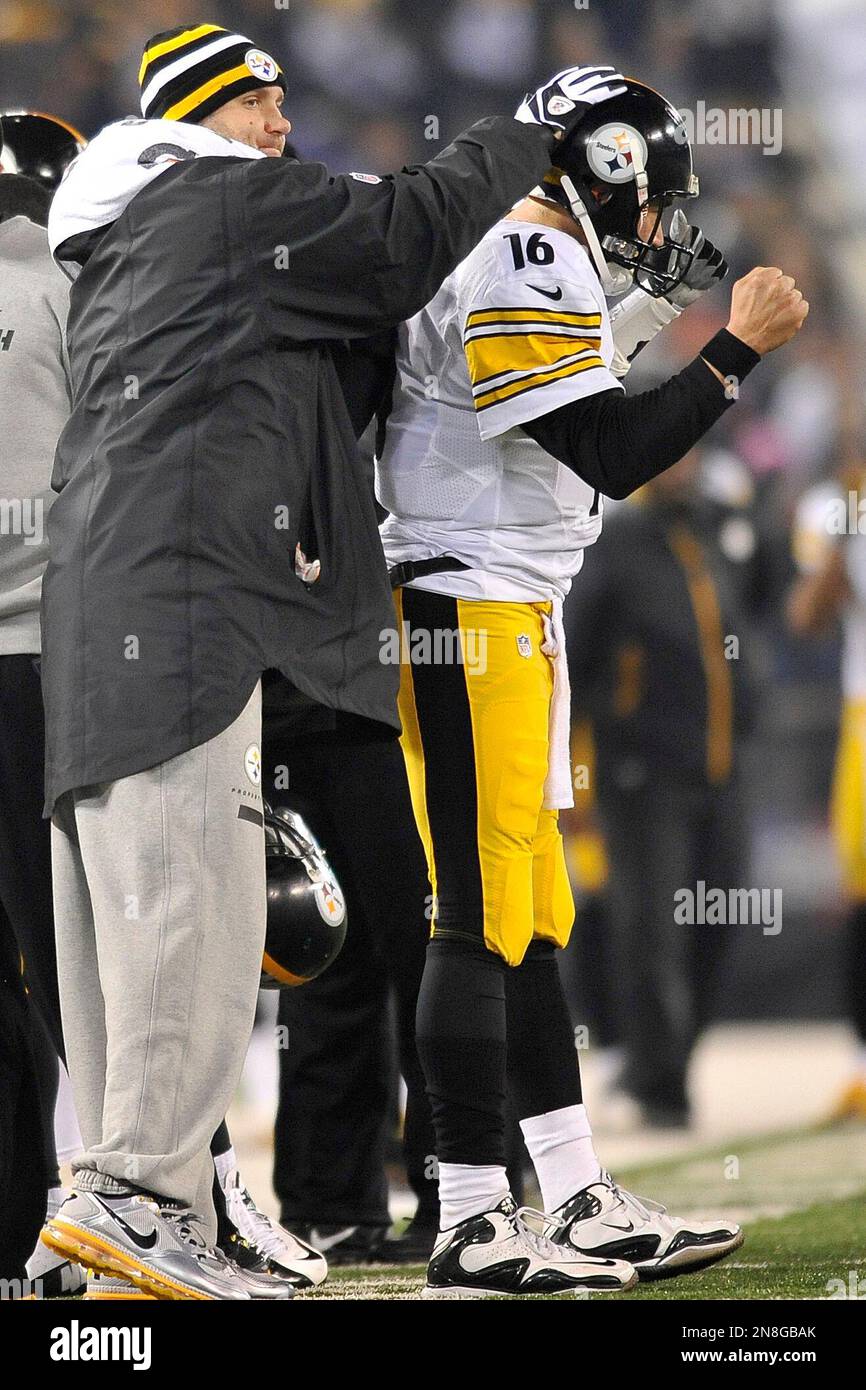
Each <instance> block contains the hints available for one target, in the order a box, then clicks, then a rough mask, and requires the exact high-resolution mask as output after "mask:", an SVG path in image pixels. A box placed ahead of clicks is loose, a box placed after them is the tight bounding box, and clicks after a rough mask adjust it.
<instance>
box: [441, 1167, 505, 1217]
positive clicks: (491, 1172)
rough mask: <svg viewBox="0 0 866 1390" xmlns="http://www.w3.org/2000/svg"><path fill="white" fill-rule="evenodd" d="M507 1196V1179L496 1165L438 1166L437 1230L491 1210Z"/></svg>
mask: <svg viewBox="0 0 866 1390" xmlns="http://www.w3.org/2000/svg"><path fill="white" fill-rule="evenodd" d="M507 1196H508V1178H507V1177H506V1175H505V1169H504V1168H500V1167H499V1165H498V1164H496V1163H491V1164H486V1165H485V1164H478V1163H440V1164H439V1207H440V1215H439V1229H440V1231H450V1230H451V1227H452V1226H456V1225H457V1224H458V1222H460V1221H468V1220H469V1218H470V1216H478V1215H479V1214H480V1213H481V1212H482V1211H491V1210H492V1208H493V1207H495V1206H498V1205H499V1203H500V1202H501V1201H502V1199H503V1197H507Z"/></svg>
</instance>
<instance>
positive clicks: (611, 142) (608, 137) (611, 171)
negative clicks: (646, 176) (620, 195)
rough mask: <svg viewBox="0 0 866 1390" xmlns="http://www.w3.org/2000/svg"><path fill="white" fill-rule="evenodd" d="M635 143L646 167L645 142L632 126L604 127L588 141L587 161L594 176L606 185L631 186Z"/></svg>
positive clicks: (609, 125)
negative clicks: (625, 184)
mask: <svg viewBox="0 0 866 1390" xmlns="http://www.w3.org/2000/svg"><path fill="white" fill-rule="evenodd" d="M632 144H634V148H635V149H637V150H638V151H639V153H640V158H641V160H642V162H643V163H644V165H645V164H646V159H647V147H646V141H645V140H644V138H643V136H642V135H641V133H640V131H639V130H635V128H634V126H633V125H611V124H608V125H603V126H599V128H598V130H596V131H594V132H593V134H592V135H590V137H589V139H588V140H587V142H586V158H587V161H588V163H589V167H590V169H591V170H592V172H593V173H594V174H597V175H598V177H599V178H600V179H604V181H605V183H629V182H631V180H632V179H633V178H634V174H635V170H634V162H633V160H632Z"/></svg>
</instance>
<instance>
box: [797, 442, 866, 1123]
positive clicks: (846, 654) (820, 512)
mask: <svg viewBox="0 0 866 1390" xmlns="http://www.w3.org/2000/svg"><path fill="white" fill-rule="evenodd" d="M864 480H866V469H864V466H863V462H862V460H861V459H859V458H856V457H854V458H852V461H851V464H850V466H849V467H847V468H844V469H842V470H840V476H838V477H837V478H834V479H831V480H828V481H827V482H825V483H820V484H818V485H817V486H815V487H813V488H810V489H809V490H808V492H806V493H805V495H804V496H803V497H802V498H801V499H800V502H799V505H798V507H797V513H796V517H795V521H794V530H793V538H792V539H793V552H794V559H795V561H796V563H797V565H798V568H799V570H800V576H799V578H798V580H797V582H796V583H795V585H794V587H793V589H792V591H791V594H790V597H789V602H788V621H789V624H790V626H791V628H792V630H793V631H794V632H795V633H796V634H797V635H798V636H800V637H811V638H815V637H820V636H823V635H825V634H826V633H827V632H830V631H832V630H833V628H834V626H835V625H836V624H837V623H840V624H841V628H842V662H841V671H840V677H841V685H842V716H841V725H840V730H839V743H838V748H837V752H836V767H835V772H834V777H833V795H832V802H831V818H832V825H833V835H834V838H835V841H836V850H837V855H838V860H839V865H840V868H841V871H842V882H843V887H844V890H845V895H846V898H847V900H848V913H847V921H846V933H845V935H846V942H845V952H844V966H843V970H844V979H845V985H846V992H847V996H848V1001H847V1002H848V1013H849V1017H850V1020H851V1023H852V1024H853V1026H854V1031H855V1033H856V1038H857V1050H856V1053H855V1056H854V1059H853V1066H852V1072H851V1076H850V1079H849V1080H848V1081H847V1083H846V1084H845V1086H844V1087H843V1089H842V1091H841V1093H840V1094H839V1096H838V1097H837V1099H836V1102H835V1104H834V1105H833V1107H832V1109H831V1112H830V1115H829V1116H828V1119H829V1121H830V1122H833V1121H844V1120H851V1119H854V1120H857V1119H859V1120H866V775H864V769H866V537H864V535H863V533H862V532H861V530H860V528H859V513H858V519H857V522H856V524H855V525H853V526H852V524H851V519H850V518H849V516H848V512H849V511H850V499H851V497H852V495H853V496H854V497H856V498H858V499H859V497H860V496H861V495H862V492H863V486H864ZM843 517H844V521H843V520H842V518H843Z"/></svg>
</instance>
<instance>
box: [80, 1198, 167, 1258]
mask: <svg viewBox="0 0 866 1390" xmlns="http://www.w3.org/2000/svg"><path fill="white" fill-rule="evenodd" d="M89 1195H90V1196H91V1197H92V1198H93V1200H94V1201H95V1202H98V1203H99V1205H100V1206H101V1207H102V1209H103V1211H107V1212H108V1214H109V1216H111V1217H113V1219H114V1220H115V1221H116V1222H117V1224H118V1226H119V1227H120V1229H121V1230H122V1231H125V1232H126V1234H127V1235H128V1236H129V1239H130V1240H131V1241H132V1242H133V1244H135V1245H137V1246H138V1247H139V1249H140V1250H152V1249H153V1247H154V1246H155V1245H156V1242H157V1241H158V1240H159V1231H151V1233H150V1235H149V1236H143V1235H141V1234H140V1232H138V1231H134V1230H133V1229H132V1227H131V1226H129V1225H127V1223H126V1222H125V1221H124V1219H123V1217H122V1216H118V1214H117V1212H116V1211H112V1210H111V1207H109V1206H106V1204H105V1202H103V1201H102V1199H101V1197H99V1195H98V1194H97V1193H96V1192H91V1193H90V1194H89Z"/></svg>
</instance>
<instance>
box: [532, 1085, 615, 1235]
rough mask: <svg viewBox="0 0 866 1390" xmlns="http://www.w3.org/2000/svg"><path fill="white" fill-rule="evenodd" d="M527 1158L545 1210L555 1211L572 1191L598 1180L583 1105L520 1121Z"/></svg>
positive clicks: (566, 1107)
mask: <svg viewBox="0 0 866 1390" xmlns="http://www.w3.org/2000/svg"><path fill="white" fill-rule="evenodd" d="M520 1128H521V1129H522V1130H523V1137H524V1139H525V1140H526V1147H527V1149H528V1150H529V1157H530V1158H531V1159H532V1162H533V1164H534V1165H535V1172H536V1176H537V1178H538V1184H539V1187H540V1188H541V1196H542V1199H543V1201H544V1210H545V1211H547V1212H552V1211H556V1208H557V1207H561V1206H562V1204H563V1202H567V1201H568V1199H569V1197H573V1196H574V1194H575V1192H580V1190H581V1188H583V1187H588V1186H589V1184H590V1183H591V1182H598V1179H599V1178H600V1177H601V1164H600V1163H599V1161H598V1159H597V1157H596V1153H595V1149H594V1148H593V1144H592V1127H591V1125H590V1123H589V1116H588V1115H587V1113H586V1106H585V1105H566V1106H564V1107H563V1109H562V1110H548V1111H547V1113H546V1114H544V1115H532V1116H530V1118H529V1119H528V1120H521V1121H520Z"/></svg>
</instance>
